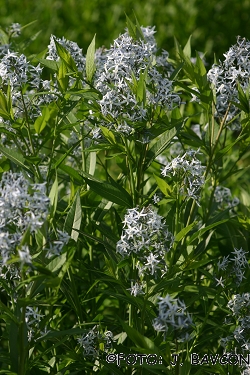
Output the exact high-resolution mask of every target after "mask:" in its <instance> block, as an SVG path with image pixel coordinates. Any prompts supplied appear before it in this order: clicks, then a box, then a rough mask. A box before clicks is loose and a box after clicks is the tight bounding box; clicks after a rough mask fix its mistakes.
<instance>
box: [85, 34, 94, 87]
mask: <svg viewBox="0 0 250 375" xmlns="http://www.w3.org/2000/svg"><path fill="white" fill-rule="evenodd" d="M94 73H95V36H94V38H93V40H92V42H91V43H90V45H89V47H88V49H87V54H86V76H87V80H88V81H89V82H91V81H92V78H93V76H94Z"/></svg>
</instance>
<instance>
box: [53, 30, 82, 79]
mask: <svg viewBox="0 0 250 375" xmlns="http://www.w3.org/2000/svg"><path fill="white" fill-rule="evenodd" d="M55 40H56V41H57V42H58V43H59V44H60V45H62V46H63V47H64V48H65V49H66V50H67V51H68V52H69V53H70V55H71V57H72V58H73V59H74V61H75V63H76V66H77V68H78V70H80V71H82V72H84V69H85V63H86V58H85V57H84V56H83V53H82V49H81V48H80V47H79V46H78V44H77V43H75V42H72V41H70V40H67V39H65V38H64V37H62V38H57V37H55V36H54V35H51V37H50V44H49V45H48V54H47V56H46V59H47V60H53V61H58V60H59V56H58V53H57V49H56V44H55Z"/></svg>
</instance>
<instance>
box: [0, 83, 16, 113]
mask: <svg viewBox="0 0 250 375" xmlns="http://www.w3.org/2000/svg"><path fill="white" fill-rule="evenodd" d="M0 116H2V117H3V119H5V120H13V118H12V115H11V111H10V108H9V103H8V99H7V97H6V96H5V94H4V93H3V92H2V90H0Z"/></svg>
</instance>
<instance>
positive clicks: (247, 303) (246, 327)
mask: <svg viewBox="0 0 250 375" xmlns="http://www.w3.org/2000/svg"><path fill="white" fill-rule="evenodd" d="M227 307H228V308H229V309H230V310H231V314H232V316H233V318H234V319H235V320H236V322H237V323H236V328H235V330H234V331H233V333H232V335H230V336H227V337H225V338H222V339H221V345H222V346H224V347H225V348H226V347H227V345H228V343H232V342H233V341H234V342H235V340H236V346H237V348H238V349H239V350H242V351H243V352H249V350H250V340H249V337H250V336H249V334H250V293H243V294H236V295H234V296H233V298H232V299H231V300H230V301H229V302H228V304H227ZM229 321H230V319H229Z"/></svg>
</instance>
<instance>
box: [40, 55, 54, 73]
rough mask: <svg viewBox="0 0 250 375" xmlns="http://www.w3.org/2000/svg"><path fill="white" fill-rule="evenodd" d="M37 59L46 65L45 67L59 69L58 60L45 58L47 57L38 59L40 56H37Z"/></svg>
mask: <svg viewBox="0 0 250 375" xmlns="http://www.w3.org/2000/svg"><path fill="white" fill-rule="evenodd" d="M37 60H38V61H39V62H40V63H41V64H42V65H44V66H46V68H49V69H51V70H54V71H55V72H57V71H58V69H59V65H60V64H59V62H58V61H54V60H47V59H40V58H37Z"/></svg>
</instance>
